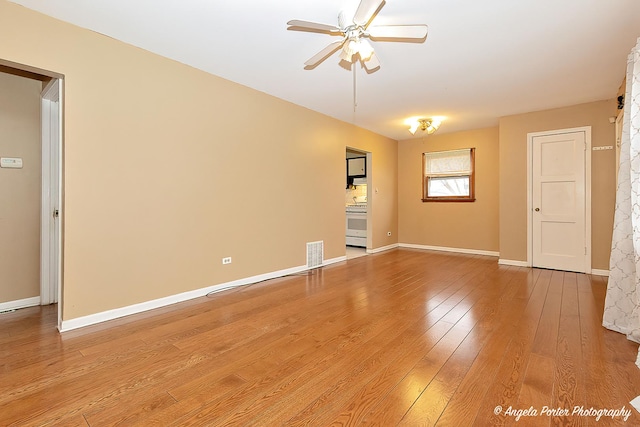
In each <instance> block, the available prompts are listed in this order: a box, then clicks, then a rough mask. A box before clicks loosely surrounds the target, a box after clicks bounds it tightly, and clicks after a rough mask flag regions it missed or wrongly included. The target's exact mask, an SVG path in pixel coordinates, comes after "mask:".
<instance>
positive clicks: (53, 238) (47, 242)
mask: <svg viewBox="0 0 640 427" xmlns="http://www.w3.org/2000/svg"><path fill="white" fill-rule="evenodd" d="M60 86H61V81H60V80H59V79H53V80H52V81H51V82H50V83H49V84H48V85H47V87H46V88H45V89H44V90H43V92H42V111H41V118H42V213H41V227H40V228H41V232H40V258H41V259H40V304H42V305H47V304H53V303H57V302H58V298H59V293H60V273H61V265H60V252H61V249H60V204H61V203H60V182H61V179H60V172H61V167H60V141H61V129H62V127H61V109H60V92H61V90H60ZM58 318H60V307H58ZM58 320H60V319H58Z"/></svg>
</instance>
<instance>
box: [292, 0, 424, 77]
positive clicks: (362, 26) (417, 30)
mask: <svg viewBox="0 0 640 427" xmlns="http://www.w3.org/2000/svg"><path fill="white" fill-rule="evenodd" d="M384 3H385V1H384V0H361V1H360V5H359V6H358V9H357V10H356V13H355V15H354V16H353V19H352V20H351V22H347V21H346V20H345V17H344V13H343V12H340V13H339V14H338V26H334V25H328V24H320V23H317V22H309V21H301V20H297V19H294V20H292V21H289V22H287V25H289V27H288V28H287V29H288V30H297V31H312V32H317V33H325V34H329V35H332V36H341V37H342V39H341V40H338V41H335V42H333V43H331V44H330V45H328V46H327V47H325V48H324V49H322V50H321V51H320V52H318V53H317V54H315V55H314V56H313V57H311V58H310V59H309V60H308V61H307V62H305V63H304V64H305V65H306V68H315V67H316V66H317V65H318V64H320V63H321V62H322V61H324V60H325V59H326V58H328V57H329V56H331V55H332V54H333V53H334V52H335V51H337V50H338V49H340V48H342V52H340V59H342V60H344V61H347V62H351V63H353V62H354V61H357V58H355V59H354V57H355V56H356V54H357V55H358V56H359V58H360V60H361V61H362V63H363V64H364V66H365V68H366V69H367V70H368V71H372V70H375V69H376V68H379V67H380V61H379V60H378V58H377V56H376V54H375V52H374V50H373V47H372V46H371V43H369V40H367V39H371V40H382V41H407V42H423V41H424V40H425V39H426V37H427V26H426V25H424V24H418V25H371V26H369V24H370V23H371V21H372V20H373V17H374V16H375V14H376V13H377V12H378V10H380V8H382V6H383V5H384Z"/></svg>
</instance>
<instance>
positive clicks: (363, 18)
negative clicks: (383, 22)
mask: <svg viewBox="0 0 640 427" xmlns="http://www.w3.org/2000/svg"><path fill="white" fill-rule="evenodd" d="M383 4H384V0H361V1H360V5H359V6H358V10H356V14H355V15H353V23H354V24H356V25H362V26H363V27H366V26H367V24H368V23H369V21H371V18H373V15H374V14H375V13H376V12H377V11H378V9H380V7H382V5H383Z"/></svg>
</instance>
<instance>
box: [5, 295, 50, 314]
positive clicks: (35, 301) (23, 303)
mask: <svg viewBox="0 0 640 427" xmlns="http://www.w3.org/2000/svg"><path fill="white" fill-rule="evenodd" d="M36 305H40V297H31V298H24V299H19V300H15V301H8V302H0V313H1V312H3V311H9V310H17V309H19V308H27V307H34V306H36Z"/></svg>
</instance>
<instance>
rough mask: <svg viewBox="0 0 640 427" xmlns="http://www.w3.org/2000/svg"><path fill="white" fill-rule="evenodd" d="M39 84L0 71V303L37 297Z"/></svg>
mask: <svg viewBox="0 0 640 427" xmlns="http://www.w3.org/2000/svg"><path fill="white" fill-rule="evenodd" d="M40 89H41V82H39V81H36V80H30V79H28V78H25V77H19V76H13V75H10V74H4V73H1V72H0V157H21V158H22V160H23V168H22V169H4V168H0V200H1V201H2V202H0V236H2V237H1V238H0V272H2V274H1V275H0V303H3V302H9V301H16V300H21V299H25V298H31V297H37V296H39V295H40V171H41V168H42V167H41V164H40V163H41V160H40V158H41V154H40V151H41V150H40Z"/></svg>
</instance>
